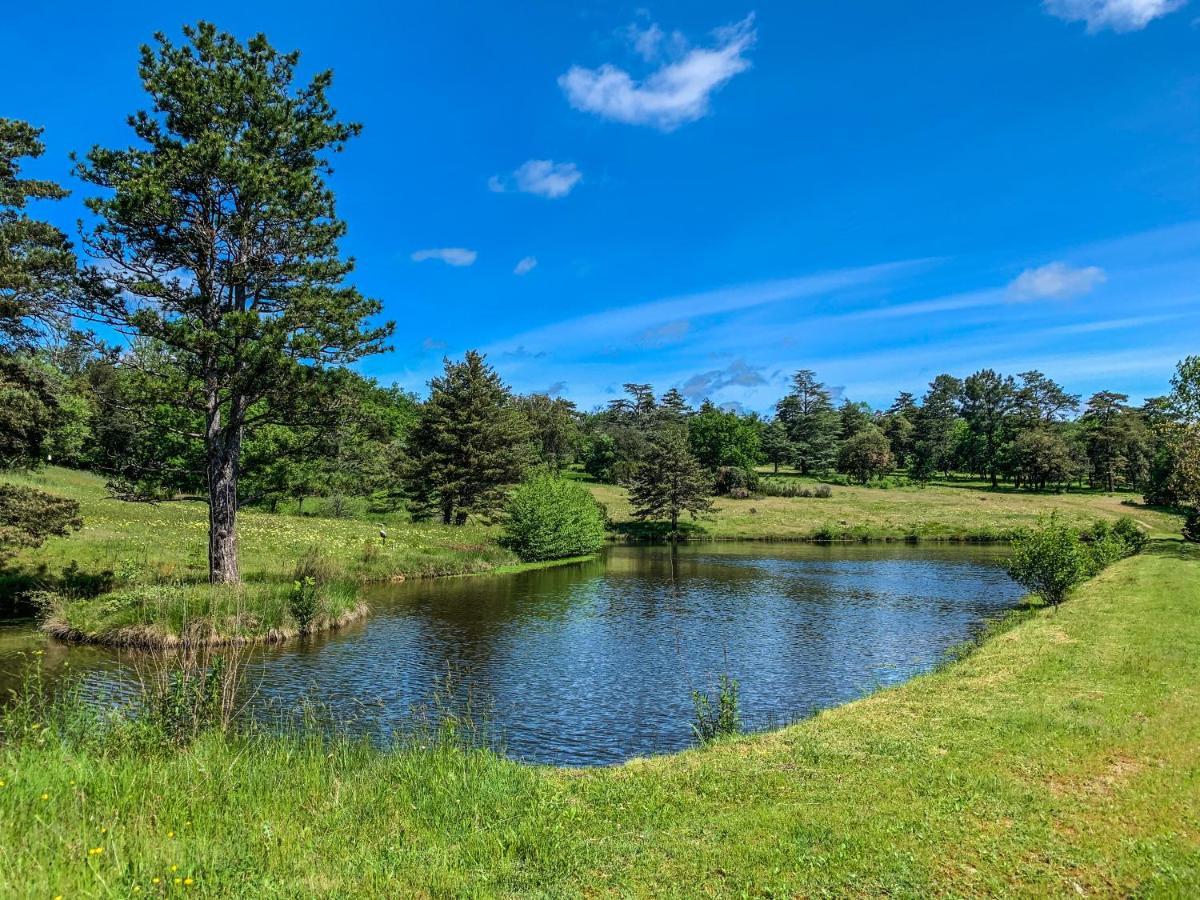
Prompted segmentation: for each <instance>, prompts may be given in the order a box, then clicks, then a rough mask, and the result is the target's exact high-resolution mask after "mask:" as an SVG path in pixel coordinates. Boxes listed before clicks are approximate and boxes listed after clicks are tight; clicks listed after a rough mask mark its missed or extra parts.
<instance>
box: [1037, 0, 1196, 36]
mask: <svg viewBox="0 0 1200 900" xmlns="http://www.w3.org/2000/svg"><path fill="white" fill-rule="evenodd" d="M1187 2H1188V0H1043V3H1042V5H1043V7H1044V8H1045V10H1046V12H1048V13H1050V15H1052V16H1056V17H1057V18H1059V19H1064V20H1065V21H1067V22H1086V23H1087V30H1088V33H1089V34H1095V33H1096V32H1098V31H1103V30H1105V29H1106V28H1108V29H1112V30H1113V31H1116V32H1125V31H1140V30H1141V29H1143V28H1145V27H1146V26H1147V25H1149V24H1150V23H1151V22H1153V21H1154V20H1155V19H1157V18H1159V17H1160V16H1165V15H1167V14H1168V13H1173V12H1175V10H1177V9H1181V8H1182V7H1183V6H1185V5H1186V4H1187Z"/></svg>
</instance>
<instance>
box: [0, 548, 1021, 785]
mask: <svg viewBox="0 0 1200 900" xmlns="http://www.w3.org/2000/svg"><path fill="white" fill-rule="evenodd" d="M1003 553H1004V550H1003V549H1002V548H995V547H981V546H966V547H964V546H944V547H919V548H918V547H911V546H903V545H895V546H893V545H850V546H842V545H810V544H702V545H687V546H682V547H680V548H678V549H677V550H672V548H670V547H641V546H638V547H632V546H618V547H611V548H609V549H607V550H606V551H605V552H604V553H603V554H602V555H601V556H600V557H599V558H597V559H596V560H594V561H591V562H586V563H581V564H572V565H566V566H559V567H555V568H548V569H542V570H537V571H532V572H525V573H521V574H517V575H502V576H500V575H498V576H480V577H473V578H447V579H440V580H436V581H416V582H409V583H406V584H398V585H386V586H376V587H373V588H370V589H369V590H368V596H367V599H368V602H369V603H370V604H371V607H372V610H373V614H372V615H371V616H370V617H369V618H368V619H367V620H366V621H365V622H362V623H359V624H356V625H354V626H351V627H350V628H347V629H345V630H343V631H340V632H337V633H334V634H330V635H326V636H322V637H317V638H313V639H308V640H305V641H301V642H296V643H292V644H287V645H283V646H279V647H270V648H261V649H258V650H256V651H254V652H253V653H252V654H251V655H250V660H249V662H248V665H247V670H248V677H247V683H248V685H250V686H251V688H252V689H253V693H254V699H253V701H252V702H253V703H254V704H256V705H258V706H259V707H260V708H263V707H268V706H269V707H271V708H275V709H278V708H280V707H294V706H295V705H296V704H297V703H299V701H301V700H302V699H304V698H310V699H313V700H315V701H317V702H318V703H319V704H321V705H322V707H324V708H326V709H328V710H329V711H330V713H331V714H332V715H333V717H334V718H335V719H339V720H342V721H343V722H345V723H348V724H347V727H349V728H351V729H353V730H355V731H360V732H366V733H369V734H371V735H373V736H378V737H382V738H386V736H387V735H389V734H390V733H391V732H392V731H393V730H399V729H403V728H404V727H405V725H406V723H408V722H410V721H411V714H412V710H413V708H414V706H416V705H419V704H422V703H424V702H427V701H428V700H429V698H430V697H431V695H432V693H433V691H434V690H435V689H436V687H437V685H438V684H439V683H440V682H441V681H443V680H444V679H445V677H446V676H447V673H451V674H452V675H453V676H455V678H457V679H458V680H459V682H460V696H461V694H462V693H464V692H469V693H471V694H473V695H474V696H475V697H476V698H486V700H487V704H488V706H489V711H488V716H487V718H488V721H489V723H490V726H489V727H490V730H491V731H492V733H493V734H494V735H498V736H499V738H500V740H501V741H502V744H503V748H504V750H505V752H507V753H508V754H509V755H511V756H513V757H516V758H518V759H523V760H528V761H533V762H544V763H555V764H562V765H586V764H604V763H614V762H619V761H622V760H625V759H629V758H631V757H634V756H641V755H647V754H652V753H663V752H669V751H673V750H678V749H681V748H683V747H686V746H688V745H689V744H691V743H692V732H691V725H690V723H691V721H692V718H693V706H692V699H691V691H692V690H693V689H701V690H708V691H710V692H712V691H714V690H715V685H716V680H717V677H718V675H719V674H720V673H728V674H729V675H731V676H732V677H734V678H736V679H737V680H738V681H739V682H740V685H741V711H742V717H743V722H744V724H745V725H746V726H747V727H749V728H765V727H770V726H774V725H781V724H785V723H786V722H788V721H790V720H793V719H795V718H798V717H802V716H806V715H809V714H811V713H812V712H814V711H816V710H819V709H823V708H826V707H830V706H835V705H837V704H840V703H845V702H847V701H849V700H853V699H855V698H857V697H861V696H863V695H864V694H867V693H869V692H870V691H872V690H874V689H876V688H878V687H881V686H885V685H890V684H895V683H896V682H899V681H903V680H904V679H906V678H910V677H912V676H913V675H915V674H917V673H919V672H922V671H925V670H927V669H929V668H930V667H932V666H933V665H935V664H936V663H937V662H938V661H939V660H940V659H941V658H942V657H943V655H944V654H945V651H946V650H947V649H948V648H950V647H951V646H953V645H954V644H957V643H959V642H961V641H963V640H965V639H967V638H969V637H971V636H972V635H973V634H974V633H975V632H976V631H977V630H978V629H979V628H981V627H982V626H983V625H984V624H985V623H986V622H987V621H988V620H989V619H993V618H996V617H998V616H1000V615H1002V614H1003V613H1004V612H1005V611H1006V610H1008V609H1010V608H1012V607H1013V606H1014V605H1015V604H1016V602H1017V601H1018V599H1019V598H1020V596H1021V595H1022V593H1023V592H1022V590H1021V588H1019V587H1018V586H1017V585H1015V584H1014V583H1013V582H1012V581H1011V580H1010V579H1009V578H1008V576H1007V575H1006V574H1005V572H1004V569H1003V567H1002V565H1001V563H1002V561H1003ZM34 648H44V650H45V655H44V656H42V657H41V659H42V660H43V664H44V665H45V666H46V667H47V668H49V669H51V670H59V669H60V667H61V666H62V663H64V662H65V661H66V660H67V659H70V661H71V669H72V670H75V671H79V670H83V671H84V672H85V673H86V677H87V679H88V681H89V683H90V684H92V685H94V686H97V685H105V686H106V687H108V688H115V689H116V690H117V691H118V692H120V690H121V687H122V685H127V684H128V679H130V678H131V675H130V673H129V671H128V669H127V668H125V665H124V663H126V662H128V654H126V659H125V660H124V661H122V660H120V659H119V657H118V655H117V654H115V653H111V652H108V651H105V650H100V649H96V648H85V647H72V648H67V647H64V646H62V645H59V644H54V643H49V642H47V641H46V640H45V639H44V638H42V637H41V636H39V635H37V634H36V632H35V631H34V630H33V626H32V623H30V622H24V623H8V624H5V625H0V689H4V688H6V687H8V686H11V685H12V684H13V683H14V679H15V677H16V676H15V673H16V671H17V669H18V668H19V667H20V665H22V662H21V660H22V659H23V657H21V656H20V651H22V650H25V651H28V650H30V649H34Z"/></svg>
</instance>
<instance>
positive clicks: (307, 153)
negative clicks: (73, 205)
mask: <svg viewBox="0 0 1200 900" xmlns="http://www.w3.org/2000/svg"><path fill="white" fill-rule="evenodd" d="M184 37H185V41H184V42H183V43H182V44H180V45H176V44H174V43H172V42H171V41H170V40H169V39H168V38H167V37H166V36H165V35H162V34H159V35H156V37H155V42H156V46H144V47H143V48H142V51H141V61H140V65H139V75H140V76H141V80H142V83H143V85H144V86H145V89H146V91H147V93H148V94H149V97H150V101H151V103H150V109H149V110H142V111H139V112H137V113H135V114H134V115H133V116H131V117H130V119H129V123H130V126H131V127H132V129H133V132H134V136H135V137H136V139H137V145H136V146H131V147H126V148H117V149H107V148H103V147H99V146H97V147H94V148H93V149H92V150H90V151H89V152H88V153H87V155H86V158H85V159H84V160H82V161H81V162H79V164H78V165H77V167H76V173H77V175H78V176H79V177H80V178H82V179H83V180H84V181H85V182H87V183H89V184H91V185H93V186H95V187H97V188H100V189H102V191H103V193H102V194H100V195H98V196H93V197H91V198H89V199H88V201H87V205H88V207H89V209H90V210H91V212H92V213H93V214H94V215H95V217H96V218H97V220H98V221H97V224H96V225H95V227H94V228H93V229H92V230H91V231H90V232H89V233H87V234H86V235H85V243H86V246H87V249H88V250H89V252H90V254H91V255H92V257H93V258H94V260H95V263H94V264H93V265H91V266H89V267H88V269H87V271H86V276H87V277H86V279H85V283H86V285H87V288H88V290H87V292H86V300H85V303H84V307H83V310H82V311H83V312H84V313H85V314H86V315H88V316H90V317H92V318H93V319H95V320H98V321H100V322H103V323H105V324H107V325H109V326H110V327H112V328H114V329H116V330H117V331H119V332H122V333H124V334H126V335H128V336H130V337H140V338H142V339H146V340H149V341H152V342H154V343H155V344H157V345H159V346H161V347H162V348H164V352H165V354H166V355H167V356H168V357H169V358H170V360H171V362H172V365H173V368H175V369H176V370H178V372H180V373H181V374H182V379H181V381H182V384H178V385H176V386H174V387H175V389H174V390H173V396H172V398H171V399H172V400H173V402H175V403H178V404H180V405H183V406H185V407H187V408H190V409H192V410H195V411H198V412H199V413H200V414H201V415H202V417H203V428H202V430H201V431H200V433H199V434H197V435H193V436H195V437H198V438H199V439H201V440H202V441H203V444H204V456H205V482H206V487H207V494H208V502H209V575H210V579H211V580H212V581H213V582H214V583H224V582H236V581H238V580H239V577H240V576H239V569H238V559H237V529H236V524H237V506H238V477H239V465H240V460H241V450H242V441H243V438H244V435H245V433H246V430H247V428H251V427H254V426H256V425H259V424H266V423H271V422H277V423H282V424H287V423H288V422H289V421H290V420H291V419H292V418H294V415H293V414H294V413H295V410H296V408H297V403H299V404H300V405H304V404H305V403H306V402H307V401H309V400H311V397H312V395H313V394H314V393H315V392H319V391H321V390H322V389H323V388H324V385H325V379H324V377H323V376H324V374H325V372H324V370H325V369H326V367H330V366H338V365H341V364H344V363H347V362H351V361H353V360H356V359H359V358H360V357H362V356H364V355H366V354H369V353H373V352H377V351H379V350H381V349H383V343H384V341H386V339H387V337H388V335H389V334H390V331H391V326H390V325H381V326H376V325H372V324H370V320H371V318H372V317H373V316H375V315H376V314H377V313H379V311H380V304H379V303H378V302H377V301H375V300H372V299H369V298H367V297H364V296H363V295H362V294H360V293H359V291H358V290H357V289H356V288H354V287H353V286H352V285H350V284H348V283H347V277H348V276H349V274H350V273H351V271H352V269H353V261H352V260H350V259H347V258H344V257H343V256H342V255H341V254H340V251H339V247H338V242H339V240H340V239H341V238H342V236H343V235H344V234H345V231H346V226H345V224H344V223H343V222H342V221H341V220H339V219H338V218H337V215H336V212H335V209H334V196H333V193H332V191H331V190H330V189H329V187H328V185H327V184H326V177H327V176H328V175H329V174H330V172H331V171H332V170H331V168H330V156H331V155H332V154H333V153H336V152H338V151H340V150H341V149H342V148H343V146H344V145H345V143H346V142H347V141H348V140H349V139H350V138H352V137H353V136H355V135H356V134H357V133H358V132H359V126H358V125H355V124H350V123H346V122H343V121H341V120H339V118H338V116H337V113H336V111H335V110H334V109H333V107H332V106H331V105H330V103H329V100H328V98H327V96H326V95H327V91H328V89H329V87H330V84H331V81H332V73H331V72H328V71H324V72H320V73H319V74H317V75H315V76H314V77H313V78H312V79H311V80H310V81H308V82H307V83H297V79H296V66H297V63H298V61H299V54H298V53H296V52H290V53H281V52H279V51H277V50H276V49H275V48H273V47H272V46H271V45H270V44H269V43H268V41H267V39H266V37H265V36H263V35H261V34H260V35H258V36H256V37H253V38H251V39H250V40H248V41H246V42H245V43H243V42H241V41H239V40H238V39H237V38H236V37H234V36H232V35H229V34H225V33H222V32H219V31H218V30H217V29H216V27H215V26H213V25H212V24H209V23H205V22H201V23H200V24H198V25H196V26H194V27H185V28H184ZM147 402H151V400H148V401H147Z"/></svg>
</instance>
